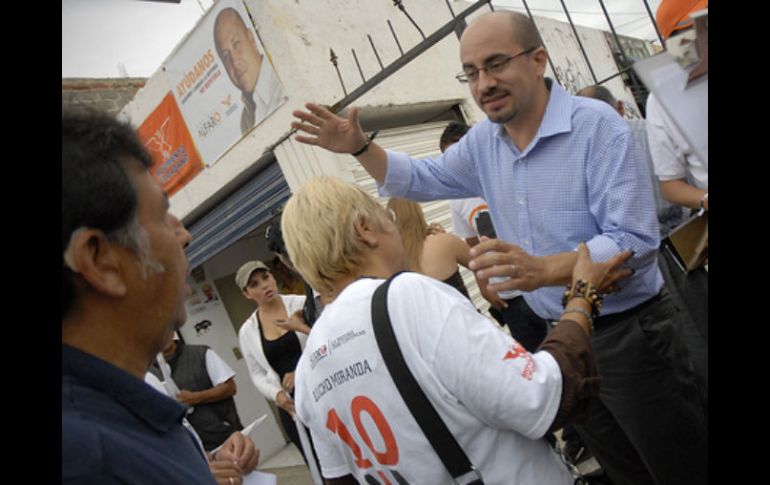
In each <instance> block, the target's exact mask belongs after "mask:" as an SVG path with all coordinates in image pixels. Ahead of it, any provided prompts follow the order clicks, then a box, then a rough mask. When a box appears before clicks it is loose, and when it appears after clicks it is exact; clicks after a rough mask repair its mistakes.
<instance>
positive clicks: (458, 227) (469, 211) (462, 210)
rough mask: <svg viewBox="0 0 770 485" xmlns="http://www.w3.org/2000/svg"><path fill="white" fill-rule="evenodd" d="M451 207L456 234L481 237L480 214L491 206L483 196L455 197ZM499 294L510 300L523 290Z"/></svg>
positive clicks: (499, 280) (450, 202) (496, 279)
mask: <svg viewBox="0 0 770 485" xmlns="http://www.w3.org/2000/svg"><path fill="white" fill-rule="evenodd" d="M449 209H450V212H451V213H452V226H453V227H454V230H455V234H457V235H458V236H460V237H461V238H463V239H468V238H469V237H478V238H480V237H481V235H480V234H479V231H478V227H477V221H478V218H479V214H481V213H483V212H487V213H488V212H489V206H488V205H487V203H486V201H485V200H484V199H482V198H481V197H471V198H468V199H453V200H450V201H449ZM490 217H491V216H490ZM506 279H507V278H499V277H498V278H490V282H492V283H496V282H501V281H505V280H506ZM497 295H498V296H499V297H500V298H502V299H503V300H510V299H512V298H516V297H517V296H519V295H521V292H520V291H518V290H508V291H498V292H497Z"/></svg>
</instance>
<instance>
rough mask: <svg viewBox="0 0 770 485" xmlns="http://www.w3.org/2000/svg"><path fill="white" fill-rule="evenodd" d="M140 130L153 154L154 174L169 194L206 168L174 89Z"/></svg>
mask: <svg viewBox="0 0 770 485" xmlns="http://www.w3.org/2000/svg"><path fill="white" fill-rule="evenodd" d="M137 132H138V133H139V139H140V140H142V143H144V145H145V146H146V147H147V149H148V150H149V152H150V155H152V160H153V165H152V169H151V171H152V176H153V177H155V179H156V180H157V181H158V182H160V184H161V185H162V186H163V189H164V190H165V191H166V192H167V193H168V195H169V196H170V195H172V194H174V192H176V191H178V190H179V189H181V188H182V187H184V186H185V185H187V183H188V182H189V181H190V180H192V179H193V178H195V176H196V175H198V173H200V171H201V170H202V169H203V163H202V162H201V159H200V156H199V155H198V150H196V148H195V144H194V143H193V140H192V137H191V136H190V132H189V131H188V130H187V125H186V124H185V122H184V119H182V115H181V113H180V112H179V108H178V107H177V105H176V101H175V100H174V96H173V95H172V94H171V93H168V94H167V95H166V97H165V98H163V101H161V103H160V104H159V105H158V107H157V108H155V111H153V112H152V113H151V114H150V116H149V117H148V118H147V119H146V120H144V123H142V126H140V127H139V129H138V130H137Z"/></svg>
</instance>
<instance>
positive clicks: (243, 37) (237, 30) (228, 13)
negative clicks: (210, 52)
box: [214, 9, 262, 93]
mask: <svg viewBox="0 0 770 485" xmlns="http://www.w3.org/2000/svg"><path fill="white" fill-rule="evenodd" d="M214 42H215V44H216V48H217V53H218V54H219V57H220V58H221V59H222V63H223V64H224V66H225V70H226V71H227V75H228V76H229V77H230V81H232V82H233V84H235V85H236V86H237V87H238V89H240V90H241V91H243V92H245V93H250V92H252V91H254V87H255V86H256V85H257V80H258V79H259V70H260V67H261V66H262V56H261V55H260V53H259V51H258V50H257V42H256V40H255V39H254V34H253V33H252V32H251V30H249V29H247V28H246V25H245V24H244V23H243V20H241V17H240V15H238V14H237V13H236V12H235V11H234V10H232V9H225V10H222V12H220V14H219V16H218V17H217V20H216V22H215V26H214Z"/></svg>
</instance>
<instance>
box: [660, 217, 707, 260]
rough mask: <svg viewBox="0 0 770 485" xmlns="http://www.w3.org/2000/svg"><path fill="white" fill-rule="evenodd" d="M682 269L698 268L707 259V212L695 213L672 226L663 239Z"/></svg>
mask: <svg viewBox="0 0 770 485" xmlns="http://www.w3.org/2000/svg"><path fill="white" fill-rule="evenodd" d="M664 243H665V246H666V248H667V249H668V250H669V251H670V252H671V254H672V256H674V260H676V262H677V264H678V265H679V267H680V268H682V271H684V272H685V273H689V272H690V271H692V270H694V269H696V268H700V267H701V266H703V264H704V263H705V262H706V261H707V260H708V245H709V213H708V212H704V213H703V215H700V216H698V215H696V216H693V217H691V218H690V219H688V220H687V221H685V222H684V223H682V224H680V225H679V226H677V227H676V228H674V229H673V230H672V231H671V233H670V234H669V235H668V237H667V238H666V239H665V240H664Z"/></svg>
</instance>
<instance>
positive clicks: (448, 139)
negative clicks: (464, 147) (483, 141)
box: [438, 121, 471, 152]
mask: <svg viewBox="0 0 770 485" xmlns="http://www.w3.org/2000/svg"><path fill="white" fill-rule="evenodd" d="M470 129H471V127H470V126H468V125H466V124H465V123H461V122H459V121H450V122H449V124H448V125H447V126H446V128H444V132H443V133H441V138H440V139H439V144H438V146H439V148H441V151H442V152H443V151H444V150H446V149H447V147H448V146H449V145H451V144H453V143H457V142H458V141H459V140H460V138H462V137H463V136H465V134H466V133H468V130H470Z"/></svg>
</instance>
